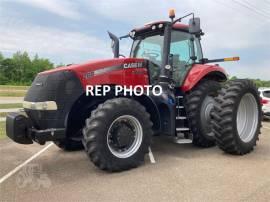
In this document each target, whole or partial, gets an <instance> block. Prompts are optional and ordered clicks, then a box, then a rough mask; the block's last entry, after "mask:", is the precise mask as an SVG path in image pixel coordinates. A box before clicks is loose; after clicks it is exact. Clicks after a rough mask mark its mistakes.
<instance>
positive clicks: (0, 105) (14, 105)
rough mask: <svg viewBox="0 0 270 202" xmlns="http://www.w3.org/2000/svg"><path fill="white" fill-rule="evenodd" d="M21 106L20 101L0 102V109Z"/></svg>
mask: <svg viewBox="0 0 270 202" xmlns="http://www.w3.org/2000/svg"><path fill="white" fill-rule="evenodd" d="M11 108H22V103H10V104H0V109H11Z"/></svg>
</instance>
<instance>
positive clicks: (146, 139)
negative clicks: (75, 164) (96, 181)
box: [83, 98, 153, 171]
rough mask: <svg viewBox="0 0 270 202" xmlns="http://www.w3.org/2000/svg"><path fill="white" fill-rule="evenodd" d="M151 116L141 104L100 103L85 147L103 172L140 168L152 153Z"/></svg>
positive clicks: (86, 132) (90, 121)
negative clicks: (150, 151)
mask: <svg viewBox="0 0 270 202" xmlns="http://www.w3.org/2000/svg"><path fill="white" fill-rule="evenodd" d="M152 125H153V124H152V122H151V121H150V115H149V114H148V113H147V112H146V110H145V108H144V107H143V106H142V105H141V104H139V103H138V102H137V101H134V100H132V99H128V98H115V99H111V100H108V101H106V102H105V103H103V104H100V105H99V106H98V108H97V109H95V110H93V111H92V113H91V117H90V118H88V119H87V120H86V125H85V127H84V129H83V136H84V138H83V144H84V147H85V151H86V153H87V155H88V157H89V158H90V160H91V161H92V162H93V163H94V164H95V165H96V166H97V167H99V168H100V169H102V170H107V171H122V170H128V169H131V168H134V167H137V166H139V165H140V164H141V163H143V162H144V156H145V154H146V153H148V147H149V146H150V141H151V136H152V134H153V132H152Z"/></svg>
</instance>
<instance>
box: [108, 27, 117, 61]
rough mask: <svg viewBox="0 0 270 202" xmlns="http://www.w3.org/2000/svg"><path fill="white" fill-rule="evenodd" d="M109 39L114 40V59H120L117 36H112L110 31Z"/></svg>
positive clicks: (112, 44)
mask: <svg viewBox="0 0 270 202" xmlns="http://www.w3.org/2000/svg"><path fill="white" fill-rule="evenodd" d="M108 34H109V37H110V38H111V40H112V43H111V48H112V51H113V56H114V58H118V57H119V39H118V37H117V36H115V35H114V34H112V33H111V32H109V31H108Z"/></svg>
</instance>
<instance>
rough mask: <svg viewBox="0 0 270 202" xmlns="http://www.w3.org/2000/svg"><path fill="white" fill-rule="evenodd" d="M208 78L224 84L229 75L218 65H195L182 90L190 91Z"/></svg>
mask: <svg viewBox="0 0 270 202" xmlns="http://www.w3.org/2000/svg"><path fill="white" fill-rule="evenodd" d="M206 78H209V79H212V80H216V81H221V82H222V81H226V80H227V75H226V72H225V70H224V69H223V68H222V67H219V66H217V65H201V64H195V65H194V66H193V67H192V69H191V70H190V71H189V72H188V74H187V76H186V78H185V80H184V83H183V85H182V87H181V89H182V91H184V92H187V91H190V90H191V89H192V88H193V87H194V86H195V85H196V84H197V83H198V82H199V81H201V80H202V79H206Z"/></svg>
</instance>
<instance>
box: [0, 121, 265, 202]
mask: <svg viewBox="0 0 270 202" xmlns="http://www.w3.org/2000/svg"><path fill="white" fill-rule="evenodd" d="M49 144H50V143H47V144H46V145H45V146H40V145H37V144H34V145H30V146H27V145H19V144H16V143H13V142H12V141H10V140H9V139H8V138H5V139H2V140H0V150H1V151H0V152H1V153H0V154H1V164H0V178H2V177H3V176H5V175H6V174H8V173H9V174H10V176H8V177H7V178H6V179H5V180H4V181H3V182H2V183H1V184H0V186H1V187H0V188H1V190H0V191H1V192H0V201H30V200H31V201H180V200H181V201H269V199H270V122H264V124H263V128H262V134H261V136H260V141H259V142H258V146H257V147H256V149H255V150H254V151H253V152H252V153H250V154H248V155H245V156H232V155H227V154H224V153H223V152H222V151H221V150H219V149H218V148H217V147H214V148H210V149H200V148H196V147H193V146H192V145H190V144H186V145H178V144H175V143H173V142H171V141H170V140H168V139H166V138H163V137H155V138H154V143H153V146H152V152H153V155H154V158H155V161H156V162H155V163H151V162H150V159H149V157H148V156H147V157H146V161H145V164H143V165H142V166H140V167H139V168H137V169H132V170H130V171H126V172H121V173H107V172H103V171H100V170H99V169H97V168H95V167H94V165H93V164H92V163H91V162H90V161H89V160H88V158H87V156H86V154H85V153H84V151H75V152H64V151H62V150H60V149H59V148H57V147H56V146H54V145H52V146H48V145H49ZM46 146H47V149H46V150H45V151H44V152H42V153H41V154H40V155H39V156H37V157H36V158H34V159H33V160H32V161H31V162H28V163H26V164H25V165H24V166H21V167H20V165H22V163H24V162H25V161H26V160H27V159H29V158H31V157H33V155H35V154H37V152H39V151H40V150H42V149H43V148H45V147H46ZM17 166H19V168H18V167H17ZM16 167H17V168H18V170H17V172H14V173H12V170H13V169H14V168H16ZM10 172H11V173H10Z"/></svg>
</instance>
